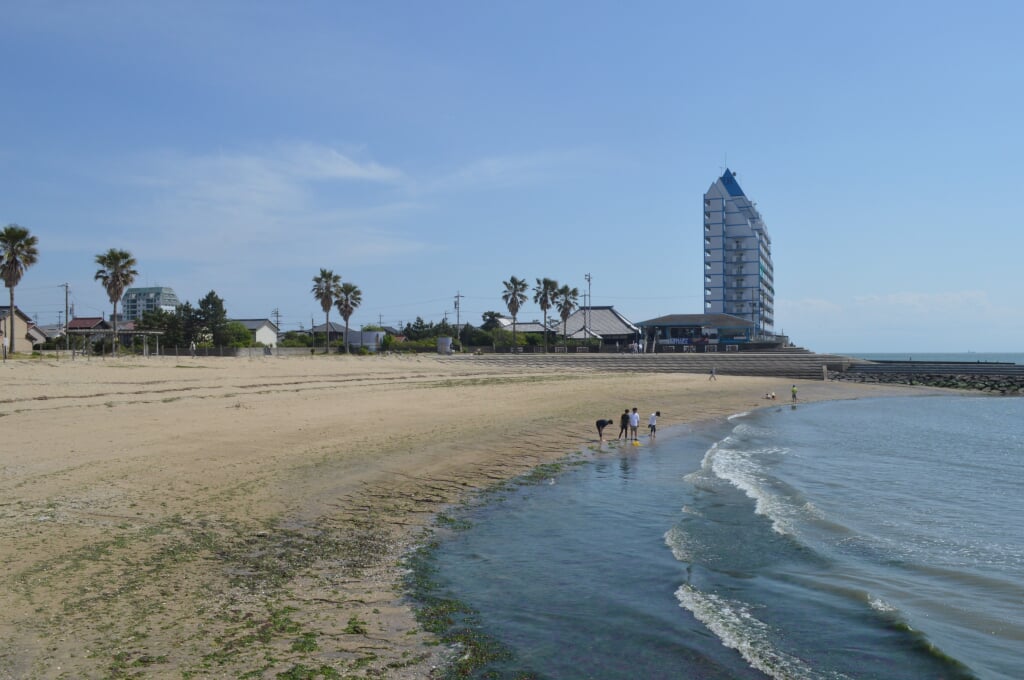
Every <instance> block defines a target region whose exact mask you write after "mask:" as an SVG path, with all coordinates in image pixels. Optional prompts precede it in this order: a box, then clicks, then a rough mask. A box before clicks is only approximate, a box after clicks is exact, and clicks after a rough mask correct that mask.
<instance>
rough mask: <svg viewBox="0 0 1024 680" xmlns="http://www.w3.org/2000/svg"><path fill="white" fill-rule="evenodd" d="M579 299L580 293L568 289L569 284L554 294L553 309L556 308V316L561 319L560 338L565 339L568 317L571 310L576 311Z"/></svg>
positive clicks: (574, 289)
mask: <svg viewBox="0 0 1024 680" xmlns="http://www.w3.org/2000/svg"><path fill="white" fill-rule="evenodd" d="M579 299H580V291H579V290H577V289H576V288H570V287H569V284H566V285H564V286H562V287H561V288H559V289H558V292H557V293H556V294H555V300H554V302H555V307H557V308H558V314H559V316H561V317H562V338H563V339H565V337H566V331H567V327H568V323H569V316H570V315H571V314H572V312H573V310H574V309H576V307H577V303H578V302H579Z"/></svg>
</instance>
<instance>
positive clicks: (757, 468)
mask: <svg viewBox="0 0 1024 680" xmlns="http://www.w3.org/2000/svg"><path fill="white" fill-rule="evenodd" d="M779 452H780V450H779V449H765V450H760V451H750V450H745V451H739V450H736V449H729V448H723V447H718V448H716V449H714V450H713V452H712V451H709V454H711V455H710V459H709V463H710V467H711V469H712V471H713V472H714V474H715V476H716V477H719V478H721V479H724V480H726V481H728V482H729V483H730V484H732V485H733V486H735V487H736V488H737V489H739V490H740V491H742V492H743V493H745V494H746V495H747V497H748V498H750V499H751V500H753V501H754V512H756V513H757V514H759V515H762V516H764V517H767V518H768V519H770V520H771V521H772V530H774V531H775V532H776V533H778V534H782V535H794V534H795V529H794V526H795V522H794V520H795V519H796V517H795V515H796V508H794V507H793V505H792V503H790V502H789V501H787V500H786V499H785V498H782V497H780V496H778V495H777V494H775V493H773V492H772V491H771V490H770V489H768V488H767V486H766V475H765V470H764V468H763V467H762V466H761V464H760V463H758V462H757V458H758V457H759V456H762V455H770V454H776V453H779ZM706 458H707V456H706Z"/></svg>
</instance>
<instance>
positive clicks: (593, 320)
mask: <svg viewBox="0 0 1024 680" xmlns="http://www.w3.org/2000/svg"><path fill="white" fill-rule="evenodd" d="M587 310H588V308H587V307H579V308H577V309H576V311H575V312H573V313H572V315H571V316H570V317H569V319H568V320H567V321H566V333H568V334H569V335H573V334H575V333H576V332H577V331H580V330H583V326H584V324H585V323H586V322H587ZM589 310H590V323H589V327H588V330H589V331H590V332H591V333H595V334H597V335H600V336H601V337H603V338H608V337H611V338H614V337H615V336H620V337H621V336H633V335H636V333H637V332H638V331H639V329H638V328H637V327H636V326H635V325H634V324H633V323H632V322H631V321H630V320H629V319H627V318H626V317H624V316H622V315H621V314H619V313H618V312H617V311H615V308H614V307H611V306H607V307H590V308H589Z"/></svg>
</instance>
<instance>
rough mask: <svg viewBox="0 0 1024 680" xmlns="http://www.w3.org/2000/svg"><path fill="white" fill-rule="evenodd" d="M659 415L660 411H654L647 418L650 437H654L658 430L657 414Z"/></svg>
mask: <svg viewBox="0 0 1024 680" xmlns="http://www.w3.org/2000/svg"><path fill="white" fill-rule="evenodd" d="M660 415H661V411H655V412H654V413H652V414H651V417H650V418H648V419H647V430H648V434H649V435H650V436H651V439H654V438H655V436H656V434H657V432H658V416H660Z"/></svg>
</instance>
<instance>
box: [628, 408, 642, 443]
mask: <svg viewBox="0 0 1024 680" xmlns="http://www.w3.org/2000/svg"><path fill="white" fill-rule="evenodd" d="M639 429H640V414H639V413H637V410H636V406H634V407H633V412H632V413H630V414H629V433H630V434H631V435H633V441H637V440H638V439H639V438H640V436H639V435H638V434H637V430H639Z"/></svg>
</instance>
